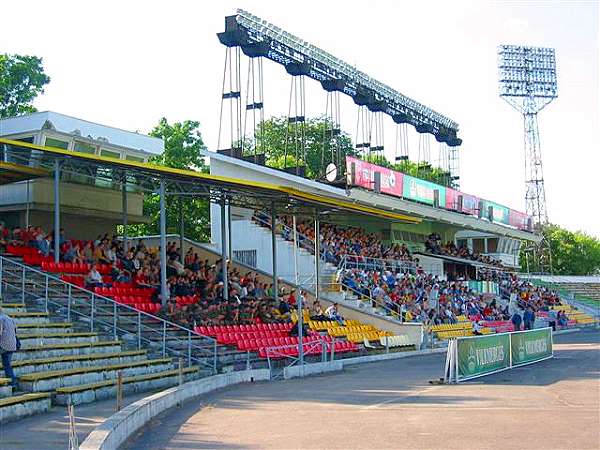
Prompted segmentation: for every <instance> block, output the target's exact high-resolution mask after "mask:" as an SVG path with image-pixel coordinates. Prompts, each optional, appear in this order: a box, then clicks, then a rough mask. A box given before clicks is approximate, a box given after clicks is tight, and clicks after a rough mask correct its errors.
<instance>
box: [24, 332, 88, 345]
mask: <svg viewBox="0 0 600 450" xmlns="http://www.w3.org/2000/svg"><path fill="white" fill-rule="evenodd" d="M19 339H20V340H21V345H22V347H23V348H27V347H31V346H40V345H45V344H73V343H75V342H88V343H89V342H97V341H98V334H97V333H85V332H81V333H80V332H72V333H60V332H52V333H45V334H43V335H42V334H35V333H28V334H25V333H23V334H19Z"/></svg>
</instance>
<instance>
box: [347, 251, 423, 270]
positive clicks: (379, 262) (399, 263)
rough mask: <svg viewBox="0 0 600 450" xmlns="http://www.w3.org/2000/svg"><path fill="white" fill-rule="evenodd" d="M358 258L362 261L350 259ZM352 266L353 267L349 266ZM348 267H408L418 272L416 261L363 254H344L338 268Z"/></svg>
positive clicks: (373, 268)
mask: <svg viewBox="0 0 600 450" xmlns="http://www.w3.org/2000/svg"><path fill="white" fill-rule="evenodd" d="M351 258H356V259H359V260H360V261H348V259H351ZM349 266H352V267H349ZM347 268H352V269H354V268H356V269H360V268H364V269H369V270H378V269H386V268H390V269H408V270H409V271H410V272H411V273H416V271H417V263H415V262H414V261H403V260H398V259H386V258H373V257H370V256H361V255H344V256H343V257H342V259H341V260H340V263H339V264H338V270H345V269H347Z"/></svg>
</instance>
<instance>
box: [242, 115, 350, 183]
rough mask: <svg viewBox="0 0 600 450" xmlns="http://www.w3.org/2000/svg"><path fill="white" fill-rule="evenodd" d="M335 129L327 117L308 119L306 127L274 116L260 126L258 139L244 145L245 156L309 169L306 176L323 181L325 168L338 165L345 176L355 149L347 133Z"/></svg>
mask: <svg viewBox="0 0 600 450" xmlns="http://www.w3.org/2000/svg"><path fill="white" fill-rule="evenodd" d="M332 128H333V126H332V122H331V120H330V119H328V118H325V117H317V118H312V119H310V118H307V119H306V121H305V122H304V124H300V123H298V124H296V125H294V124H291V123H288V118H287V117H273V118H270V119H268V120H265V121H264V122H262V123H260V124H259V125H258V126H257V128H256V136H257V138H256V139H250V140H247V141H245V142H244V153H245V154H246V155H253V154H254V153H255V151H256V152H257V153H264V154H265V158H266V164H267V166H268V167H275V168H278V169H283V168H285V167H294V166H297V165H299V166H306V176H307V177H308V178H315V179H316V178H322V177H323V176H324V175H325V167H327V165H328V164H329V163H331V162H334V163H336V165H338V174H340V175H341V174H343V173H344V172H343V169H344V167H345V161H346V156H347V155H354V154H355V150H354V146H353V145H352V140H351V139H350V136H348V134H347V133H345V132H343V131H341V132H339V133H332ZM303 136H304V148H303V147H302V141H303V139H302V137H303ZM334 149H339V151H338V152H337V154H338V155H339V156H338V157H337V158H336V157H335V156H334V158H333V159H335V160H334V161H332V152H333V153H334V154H335V153H336V152H334ZM304 153H306V156H304Z"/></svg>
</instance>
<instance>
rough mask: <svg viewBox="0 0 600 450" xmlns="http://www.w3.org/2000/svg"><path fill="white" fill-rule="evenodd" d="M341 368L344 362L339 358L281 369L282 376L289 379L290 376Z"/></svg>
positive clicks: (304, 375)
mask: <svg viewBox="0 0 600 450" xmlns="http://www.w3.org/2000/svg"><path fill="white" fill-rule="evenodd" d="M343 369H344V363H343V361H341V360H338V361H328V362H320V363H313V364H305V365H303V366H290V367H286V368H285V369H283V378H285V379H286V380H289V379H290V378H298V377H306V376H309V375H316V374H319V373H326V372H339V371H341V370H343Z"/></svg>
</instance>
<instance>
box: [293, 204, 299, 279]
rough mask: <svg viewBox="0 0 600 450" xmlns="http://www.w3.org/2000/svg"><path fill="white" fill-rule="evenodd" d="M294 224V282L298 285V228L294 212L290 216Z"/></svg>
mask: <svg viewBox="0 0 600 450" xmlns="http://www.w3.org/2000/svg"><path fill="white" fill-rule="evenodd" d="M292 223H293V226H294V282H295V283H296V286H298V230H297V229H296V214H294V215H293V216H292Z"/></svg>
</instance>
